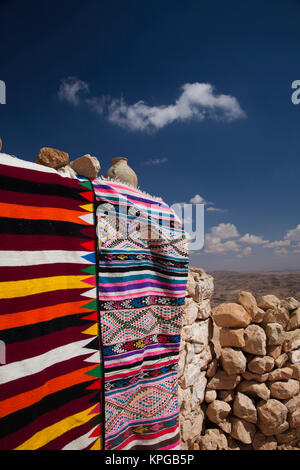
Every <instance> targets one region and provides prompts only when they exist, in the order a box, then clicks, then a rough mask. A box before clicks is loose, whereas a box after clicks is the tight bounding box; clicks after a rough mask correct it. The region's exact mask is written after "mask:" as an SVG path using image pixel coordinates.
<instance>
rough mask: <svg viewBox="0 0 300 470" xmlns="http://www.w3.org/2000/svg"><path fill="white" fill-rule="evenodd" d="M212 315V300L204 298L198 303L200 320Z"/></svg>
mask: <svg viewBox="0 0 300 470" xmlns="http://www.w3.org/2000/svg"><path fill="white" fill-rule="evenodd" d="M210 316H211V306H210V300H209V299H204V300H201V301H200V302H199V303H198V314H197V318H198V319H199V320H206V319H207V318H209V317H210Z"/></svg>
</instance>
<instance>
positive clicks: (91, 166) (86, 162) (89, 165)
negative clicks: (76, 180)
mask: <svg viewBox="0 0 300 470" xmlns="http://www.w3.org/2000/svg"><path fill="white" fill-rule="evenodd" d="M70 166H71V167H72V168H73V170H74V171H76V173H78V175H80V176H85V177H86V178H90V179H95V178H96V177H97V175H98V173H99V171H100V163H99V160H98V158H96V157H92V156H91V155H89V154H87V155H83V156H82V157H79V158H76V160H73V161H72V162H71V163H70Z"/></svg>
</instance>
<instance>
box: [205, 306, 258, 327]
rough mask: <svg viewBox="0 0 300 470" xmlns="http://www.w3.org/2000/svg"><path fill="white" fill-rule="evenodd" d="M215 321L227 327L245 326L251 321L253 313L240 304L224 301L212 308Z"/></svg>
mask: <svg viewBox="0 0 300 470" xmlns="http://www.w3.org/2000/svg"><path fill="white" fill-rule="evenodd" d="M212 315H213V319H214V321H215V323H216V324H217V325H218V326H222V327H225V328H244V327H245V326H248V325H249V323H250V322H251V315H249V313H248V312H247V311H246V310H245V309H244V307H242V306H241V305H239V304H234V303H224V304H220V305H218V306H217V307H216V308H214V309H213V310H212Z"/></svg>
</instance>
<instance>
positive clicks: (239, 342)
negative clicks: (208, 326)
mask: <svg viewBox="0 0 300 470" xmlns="http://www.w3.org/2000/svg"><path fill="white" fill-rule="evenodd" d="M244 331H245V330H244V329H243V328H239V329H230V328H221V329H220V337H219V341H220V344H221V346H223V347H230V346H232V347H234V348H242V347H244V346H245V338H244Z"/></svg>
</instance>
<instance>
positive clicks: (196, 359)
mask: <svg viewBox="0 0 300 470" xmlns="http://www.w3.org/2000/svg"><path fill="white" fill-rule="evenodd" d="M213 290H214V284H213V278H212V277H211V276H209V275H207V274H206V273H205V272H204V271H203V270H202V269H197V268H190V270H189V277H188V284H187V297H186V302H185V313H184V318H183V329H182V335H181V345H180V353H179V364H178V378H179V380H178V381H179V387H178V400H179V407H180V431H181V448H182V449H193V448H194V443H195V442H196V441H197V439H199V436H200V435H201V433H202V431H203V423H204V418H205V415H204V409H203V403H204V397H205V390H206V385H207V377H206V374H207V370H208V369H209V367H210V365H211V363H212V361H213V358H214V356H215V354H214V348H213V344H212V342H211V339H212V333H213V328H212V320H211V308H210V298H211V296H212V294H213Z"/></svg>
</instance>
